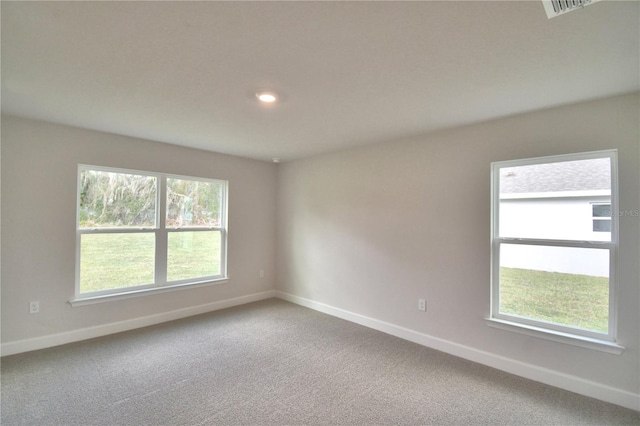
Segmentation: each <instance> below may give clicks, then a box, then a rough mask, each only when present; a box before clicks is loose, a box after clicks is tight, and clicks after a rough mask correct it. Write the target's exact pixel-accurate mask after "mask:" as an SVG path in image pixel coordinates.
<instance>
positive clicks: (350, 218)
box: [277, 94, 640, 394]
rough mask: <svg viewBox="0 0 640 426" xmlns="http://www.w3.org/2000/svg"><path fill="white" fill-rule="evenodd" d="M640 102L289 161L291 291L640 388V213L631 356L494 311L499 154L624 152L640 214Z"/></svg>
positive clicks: (284, 225) (286, 265) (624, 332)
mask: <svg viewBox="0 0 640 426" xmlns="http://www.w3.org/2000/svg"><path fill="white" fill-rule="evenodd" d="M638 102H639V101H638V96H637V94H635V95H626V96H620V97H614V98H609V99H605V100H599V101H594V102H588V103H583V104H577V105H572V106H567V107H563V108H557V109H550V110H544V111H539V112H534V113H530V114H525V115H519V116H514V117H510V118H505V119H501V120H496V121H491V122H487V123H482V124H477V125H472V126H467V127H463V128H458V129H453V130H449V131H444V132H440V133H436V134H430V135H425V136H421V137H416V138H412V139H408V140H402V141H396V142H388V143H385V144H381V145H376V146H369V147H363V148H359V149H352V150H346V151H342V152H337V153H331V154H327V155H322V156H317V157H313V158H309V159H304V160H299V161H293V162H287V163H283V164H282V165H281V166H280V167H279V170H278V247H277V253H278V289H279V290H281V291H283V292H286V293H289V294H292V295H294V296H298V297H303V298H307V299H311V300H313V301H316V302H320V303H324V304H327V305H330V306H332V307H335V308H339V309H343V310H346V311H349V312H352V313H355V314H359V315H364V316H366V317H369V318H373V319H376V320H379V321H384V322H387V323H391V324H394V325H397V326H400V327H405V328H407V329H410V330H414V331H416V332H420V333H425V334H427V335H430V336H434V337H436V338H440V339H444V340H447V341H449V342H453V343H456V344H461V345H465V346H467V347H471V348H475V349H477V350H480V351H486V352H489V353H493V354H497V355H500V356H504V357H507V358H510V359H513V360H517V361H520V362H524V363H528V364H532V365H535V366H538V367H543V368H548V369H552V370H555V371H558V372H562V373H566V374H570V375H574V376H578V377H581V378H583V379H586V380H590V381H594V382H597V383H601V384H605V385H609V386H612V387H614V388H617V389H621V390H626V391H629V392H633V393H636V394H637V393H638V392H639V390H640V389H639V388H640V384H639V377H640V371H639V364H640V362H639V356H638V349H639V347H638V345H639V340H640V339H639V337H640V336H639V327H638V324H639V323H640V318H639V316H638V312H639V310H640V309H639V307H640V306H639V305H640V293H639V290H638V288H639V278H638V275H639V274H638V260H639V258H640V253H639V249H638V245H639V239H638V236H639V235H640V223H639V222H640V219H639V218H638V217H629V216H626V217H622V218H621V220H620V252H619V268H618V278H619V280H618V286H619V287H618V290H619V296H620V298H619V328H618V330H619V341H620V343H621V344H622V345H624V346H626V347H627V349H626V351H625V352H624V353H623V354H622V355H613V354H608V353H603V352H598V351H594V350H590V349H584V348H579V347H574V346H569V345H565V344H561V343H555V342H551V341H547V340H541V339H537V338H534V337H529V336H525V335H521V334H516V333H513V332H509V331H504V330H497V329H494V328H490V327H487V325H486V324H485V321H484V318H486V317H487V316H488V315H489V285H490V284H489V278H490V277H489V270H490V265H489V260H490V246H489V238H490V184H489V181H490V163H491V162H492V161H499V160H511V159H519V158H529V157H537V156H547V155H554V154H565V153H574V152H583V151H593V150H601V149H609V148H617V149H618V150H619V177H620V200H621V201H620V209H621V210H637V209H639V204H638V199H639V195H640V190H639V181H640V178H639V174H638V169H639V161H640V152H639V131H638V122H639V108H638ZM418 298H425V299H427V312H426V313H423V312H420V311H418V310H417V299H418Z"/></svg>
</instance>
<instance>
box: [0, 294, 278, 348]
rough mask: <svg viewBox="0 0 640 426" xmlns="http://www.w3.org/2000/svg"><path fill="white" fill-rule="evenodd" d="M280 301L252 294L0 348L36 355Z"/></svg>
mask: <svg viewBox="0 0 640 426" xmlns="http://www.w3.org/2000/svg"><path fill="white" fill-rule="evenodd" d="M272 297H277V292H275V291H273V290H269V291H265V292H261V293H254V294H249V295H246V296H240V297H234V298H232V299H225V300H219V301H217V302H212V303H205V304H203V305H198V306H190V307H188V308H182V309H176V310H174V311H169V312H163V313H160V314H155V315H149V316H146V317H140V318H133V319H130V320H125V321H118V322H114V323H110V324H104V325H98V326H95V327H87V328H81V329H78V330H72V331H67V332H64V333H57V334H51V335H48V336H42V337H34V338H32V339H25V340H17V341H13V342H6V343H3V344H2V346H1V347H0V354H2V356H5V355H13V354H18V353H22V352H29V351H35V350H38V349H44V348H49V347H52V346H58V345H64V344H66V343H72V342H78V341H81V340H86V339H93V338H94V337H101V336H106V335H108V334H114V333H120V332H122V331H129V330H133V329H136V328H141V327H147V326H150V325H155V324H160V323H163V322H167V321H173V320H177V319H181V318H186V317H190V316H193V315H199V314H204V313H207V312H212V311H217V310H219V309H225V308H230V307H232V306H238V305H244V304H245V303H251V302H257V301H258V300H264V299H269V298H272Z"/></svg>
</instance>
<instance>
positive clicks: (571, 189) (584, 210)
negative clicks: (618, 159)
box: [499, 158, 611, 241]
mask: <svg viewBox="0 0 640 426" xmlns="http://www.w3.org/2000/svg"><path fill="white" fill-rule="evenodd" d="M499 179H500V205H499V220H500V229H499V234H500V237H507V238H539V239H556V240H575V241H593V240H597V241H611V233H610V232H608V233H604V232H598V233H597V234H595V235H594V229H593V223H592V220H593V216H594V215H595V214H596V212H597V213H598V214H605V213H606V212H605V211H604V210H605V206H594V205H593V203H594V202H597V203H602V204H610V203H611V161H610V159H609V158H597V159H589V160H577V161H564V162H558V163H545V164H534V165H527V166H516V167H503V168H501V169H500V178H499ZM596 207H597V208H598V210H597V211H596ZM601 207H602V208H601ZM608 210H610V208H609V209H608ZM609 215H610V212H609Z"/></svg>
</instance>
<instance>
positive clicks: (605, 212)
mask: <svg viewBox="0 0 640 426" xmlns="http://www.w3.org/2000/svg"><path fill="white" fill-rule="evenodd" d="M593 217H611V204H595V205H594V206H593Z"/></svg>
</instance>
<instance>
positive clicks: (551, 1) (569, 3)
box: [542, 0, 600, 18]
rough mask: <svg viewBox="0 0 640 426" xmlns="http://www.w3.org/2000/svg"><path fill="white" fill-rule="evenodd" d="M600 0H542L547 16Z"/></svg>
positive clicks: (560, 13) (556, 14) (563, 12)
mask: <svg viewBox="0 0 640 426" xmlns="http://www.w3.org/2000/svg"><path fill="white" fill-rule="evenodd" d="M597 1H600V0H542V4H544V10H545V11H546V12H547V17H549V18H555V17H556V16H560V15H563V14H565V13H567V12H571V11H572V10H576V9H579V8H581V7H585V6H587V5H590V4H592V3H595V2H597Z"/></svg>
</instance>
